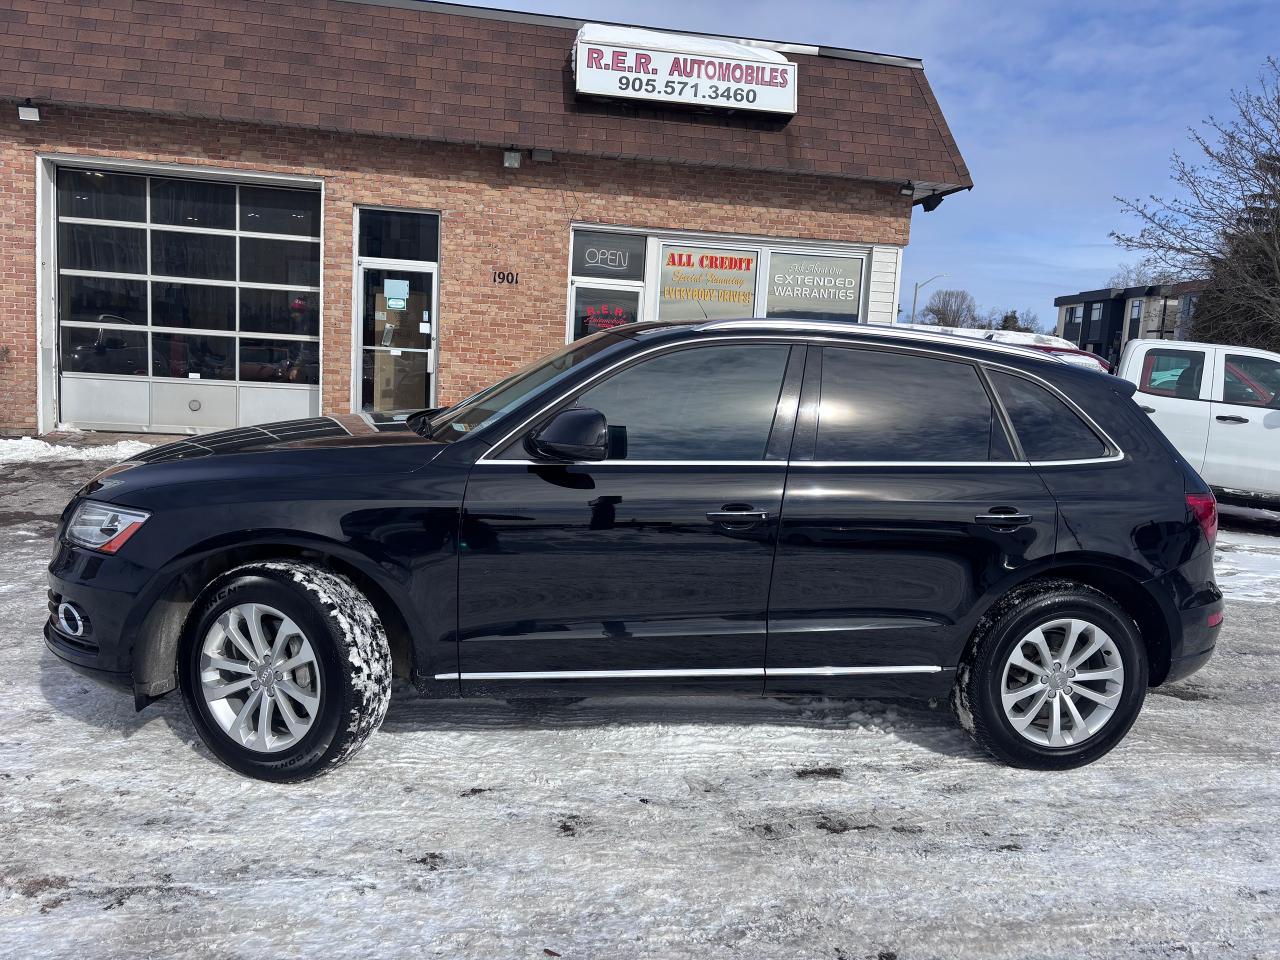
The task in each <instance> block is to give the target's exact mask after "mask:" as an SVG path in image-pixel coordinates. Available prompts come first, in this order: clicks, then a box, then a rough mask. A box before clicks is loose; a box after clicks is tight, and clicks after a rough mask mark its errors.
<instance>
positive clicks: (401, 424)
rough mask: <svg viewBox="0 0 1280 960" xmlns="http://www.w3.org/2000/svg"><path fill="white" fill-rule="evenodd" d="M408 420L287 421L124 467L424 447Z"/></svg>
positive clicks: (173, 448) (214, 437) (166, 450)
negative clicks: (231, 457)
mask: <svg viewBox="0 0 1280 960" xmlns="http://www.w3.org/2000/svg"><path fill="white" fill-rule="evenodd" d="M406 416H407V415H406V414H364V413H358V414H349V415H345V416H329V417H312V418H311V419H308V420H284V421H281V422H280V423H264V424H262V425H260V426H256V427H237V428H236V429H234V430H222V431H220V432H218V433H208V434H204V435H202V436H197V437H190V438H189V439H185V440H176V441H174V442H173V443H166V444H164V445H163V446H159V447H154V448H153V449H151V450H144V451H143V452H142V453H139V454H137V455H136V456H133V457H130V458H129V459H128V460H126V461H125V462H126V463H169V462H172V461H174V460H191V459H195V458H197V457H215V456H219V455H224V454H229V453H257V452H261V451H268V450H272V451H285V450H314V449H321V448H325V447H330V448H333V447H340V448H347V449H351V448H362V447H383V446H389V445H392V444H426V443H429V442H430V441H428V440H426V439H425V438H423V437H421V436H419V435H418V434H416V433H414V432H413V431H412V430H410V429H409V428H408V425H407V424H406V422H405V421H406Z"/></svg>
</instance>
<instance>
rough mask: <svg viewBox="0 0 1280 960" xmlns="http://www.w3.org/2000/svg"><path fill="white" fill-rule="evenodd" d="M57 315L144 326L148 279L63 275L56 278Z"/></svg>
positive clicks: (82, 320)
mask: <svg viewBox="0 0 1280 960" xmlns="http://www.w3.org/2000/svg"><path fill="white" fill-rule="evenodd" d="M58 319H59V320H60V321H61V322H63V323H123V324H131V325H136V326H143V327H145V326H146V325H147V281H145V280H124V279H121V278H118V277H77V276H66V275H64V276H62V277H60V278H59V279H58ZM144 366H145V364H144Z"/></svg>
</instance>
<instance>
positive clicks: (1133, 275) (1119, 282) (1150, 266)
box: [1106, 257, 1177, 290]
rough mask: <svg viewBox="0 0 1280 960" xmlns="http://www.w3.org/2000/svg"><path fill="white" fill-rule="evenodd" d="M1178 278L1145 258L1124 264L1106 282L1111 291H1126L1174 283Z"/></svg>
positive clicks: (1148, 258)
mask: <svg viewBox="0 0 1280 960" xmlns="http://www.w3.org/2000/svg"><path fill="white" fill-rule="evenodd" d="M1176 279H1177V278H1176V277H1175V276H1174V275H1173V273H1172V272H1170V271H1169V270H1168V269H1167V268H1164V267H1161V266H1160V265H1159V264H1158V263H1155V262H1154V261H1153V260H1152V259H1151V258H1150V257H1143V258H1142V259H1141V260H1136V261H1134V262H1133V263H1122V264H1121V265H1120V266H1118V267H1117V268H1116V272H1115V273H1113V274H1112V275H1111V279H1110V280H1108V281H1107V282H1106V288H1107V289H1110V290H1125V289H1127V288H1129V287H1152V286H1155V285H1156V284H1160V283H1173V282H1175V280H1176Z"/></svg>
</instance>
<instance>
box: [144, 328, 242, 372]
mask: <svg viewBox="0 0 1280 960" xmlns="http://www.w3.org/2000/svg"><path fill="white" fill-rule="evenodd" d="M235 359H236V341H235V337H206V336H202V335H191V334H186V333H153V334H152V335H151V375H152V376H153V377H180V378H184V379H198V380H234V379H235V378H236V371H235Z"/></svg>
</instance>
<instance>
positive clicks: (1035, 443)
mask: <svg viewBox="0 0 1280 960" xmlns="http://www.w3.org/2000/svg"><path fill="white" fill-rule="evenodd" d="M991 382H992V383H993V384H994V385H995V388H996V392H997V393H999V394H1000V401H1001V402H1002V403H1003V404H1004V407H1005V410H1006V411H1008V414H1009V419H1010V421H1012V423H1013V430H1014V432H1015V433H1016V434H1017V435H1018V439H1019V440H1020V441H1022V450H1023V453H1025V454H1026V456H1027V459H1028V460H1091V459H1094V458H1095V457H1105V456H1106V455H1107V446H1106V444H1105V443H1103V442H1102V439H1101V438H1100V437H1099V436H1098V435H1097V434H1096V433H1094V432H1093V429H1092V428H1091V427H1090V426H1089V425H1088V424H1087V423H1085V422H1084V421H1083V420H1081V419H1080V417H1079V415H1078V414H1076V412H1075V411H1074V410H1072V409H1071V408H1070V407H1069V406H1067V405H1066V404H1065V403H1063V402H1062V401H1061V400H1059V399H1058V398H1057V397H1056V396H1054V395H1053V394H1052V393H1050V392H1049V391H1048V390H1046V389H1045V388H1044V387H1042V386H1040V385H1038V384H1035V383H1032V382H1031V381H1030V380H1024V379H1023V378H1022V377H1016V376H1013V375H1012V374H1008V373H1000V372H999V371H992V372H991Z"/></svg>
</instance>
